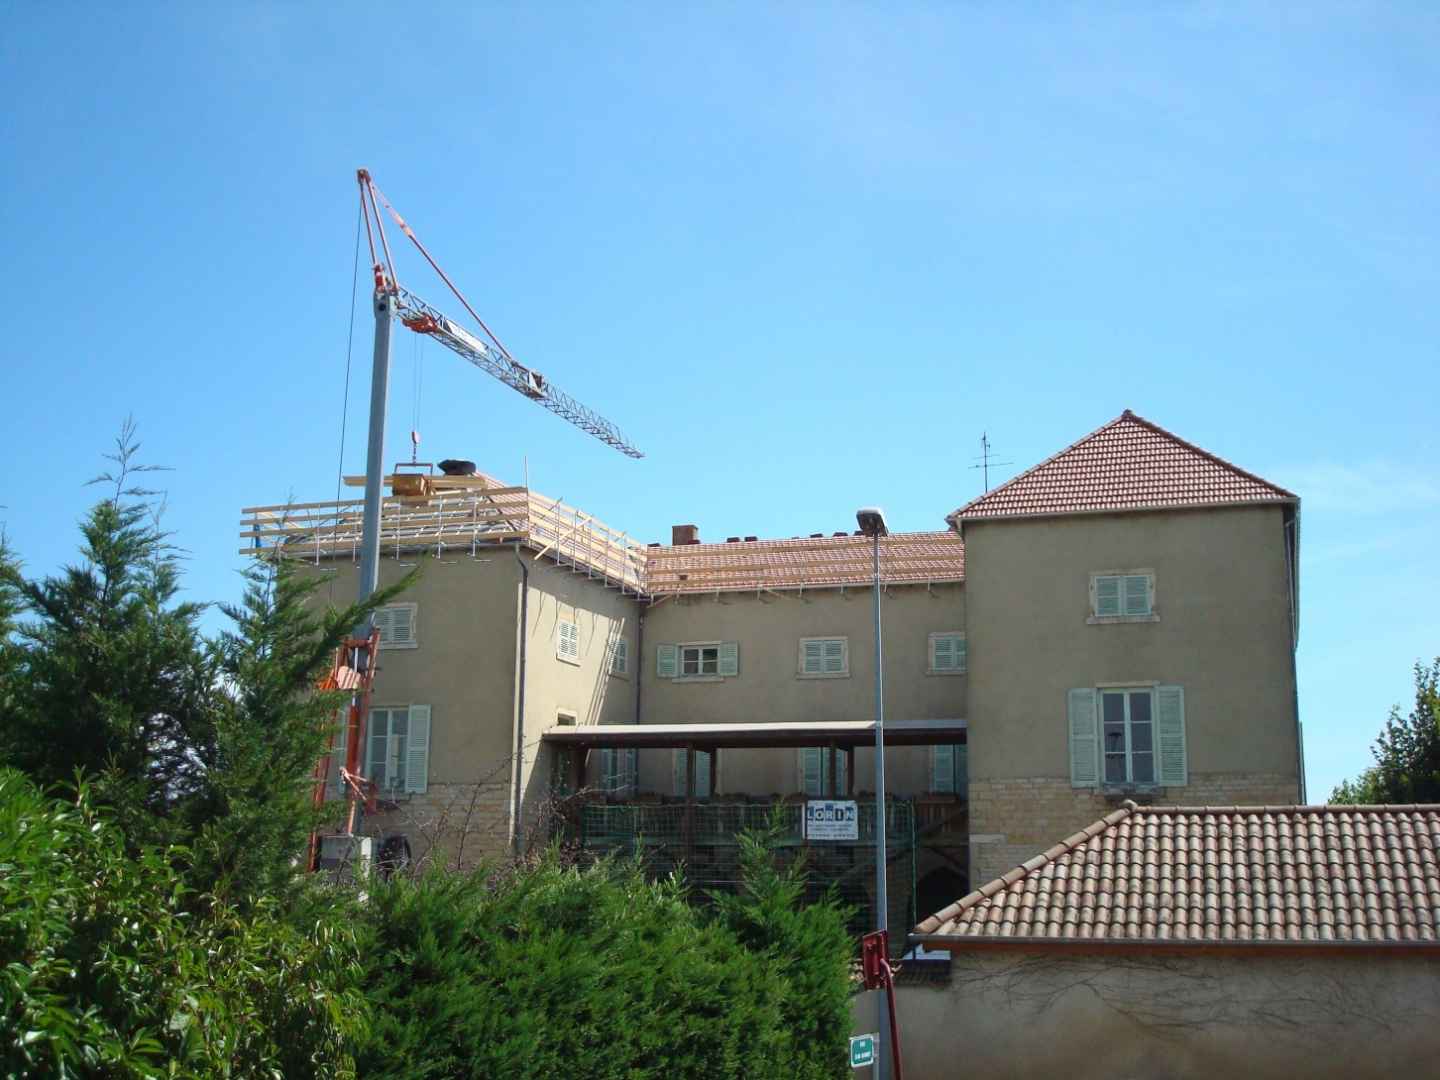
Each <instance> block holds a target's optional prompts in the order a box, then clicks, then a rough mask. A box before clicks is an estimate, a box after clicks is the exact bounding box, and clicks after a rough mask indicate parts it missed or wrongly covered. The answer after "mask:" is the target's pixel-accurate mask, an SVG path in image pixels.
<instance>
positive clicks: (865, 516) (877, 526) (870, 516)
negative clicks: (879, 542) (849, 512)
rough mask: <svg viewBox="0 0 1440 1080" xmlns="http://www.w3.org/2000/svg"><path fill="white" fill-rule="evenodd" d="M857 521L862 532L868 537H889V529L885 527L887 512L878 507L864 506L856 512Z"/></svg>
mask: <svg viewBox="0 0 1440 1080" xmlns="http://www.w3.org/2000/svg"><path fill="white" fill-rule="evenodd" d="M855 520H856V522H857V523H858V524H859V526H860V531H861V532H862V533H864V534H865V535H866V536H888V535H889V534H890V530H889V528H888V527H887V526H886V525H885V511H884V510H881V509H880V507H878V506H862V507H861V508H860V509H859V510H856V511H855Z"/></svg>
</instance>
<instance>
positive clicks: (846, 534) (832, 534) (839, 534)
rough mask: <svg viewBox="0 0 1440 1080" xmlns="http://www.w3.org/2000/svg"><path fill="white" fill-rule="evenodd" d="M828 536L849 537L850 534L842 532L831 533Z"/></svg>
mask: <svg viewBox="0 0 1440 1080" xmlns="http://www.w3.org/2000/svg"><path fill="white" fill-rule="evenodd" d="M830 535H831V537H832V538H833V537H836V536H849V535H850V534H849V533H847V532H843V531H842V532H837V533H831V534H830Z"/></svg>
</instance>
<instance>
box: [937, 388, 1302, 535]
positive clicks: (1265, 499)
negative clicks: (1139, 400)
mask: <svg viewBox="0 0 1440 1080" xmlns="http://www.w3.org/2000/svg"><path fill="white" fill-rule="evenodd" d="M1293 501H1295V496H1294V495H1292V494H1291V493H1290V492H1288V491H1286V490H1285V489H1284V488H1280V487H1276V486H1275V485H1274V484H1271V483H1269V482H1268V481H1265V480H1262V479H1260V477H1258V476H1255V475H1254V474H1252V473H1248V472H1246V471H1245V470H1244V469H1240V468H1237V467H1236V466H1234V465H1231V464H1230V463H1229V462H1228V461H1225V460H1223V459H1221V458H1218V457H1216V456H1215V455H1214V454H1211V453H1209V452H1208V451H1206V450H1202V449H1200V448H1199V447H1198V446H1194V445H1192V444H1191V443H1188V442H1186V441H1185V440H1184V439H1182V438H1180V437H1179V436H1176V435H1172V434H1171V433H1170V432H1168V431H1166V430H1165V429H1164V428H1162V427H1160V426H1159V425H1157V424H1152V423H1151V422H1150V421H1149V420H1146V419H1144V418H1142V417H1139V416H1136V415H1135V414H1134V413H1132V412H1131V411H1130V410H1129V409H1126V410H1125V411H1124V412H1123V413H1121V414H1120V415H1119V416H1118V417H1116V418H1115V419H1114V420H1112V421H1110V423H1108V424H1106V425H1105V426H1104V427H1102V428H1099V429H1098V430H1096V431H1093V432H1091V433H1090V434H1089V435H1086V436H1085V437H1084V438H1083V439H1081V440H1080V441H1079V442H1077V443H1074V444H1073V445H1071V446H1068V447H1066V448H1065V449H1064V450H1061V451H1060V452H1059V453H1058V454H1056V455H1054V456H1053V457H1050V458H1047V459H1046V460H1044V461H1042V462H1041V463H1040V464H1039V465H1036V466H1035V467H1034V468H1031V469H1027V470H1026V471H1025V472H1023V473H1021V474H1020V475H1019V476H1017V477H1015V478H1014V479H1013V480H1010V481H1008V482H1006V483H1004V484H1001V485H1000V486H999V487H997V488H996V489H995V490H994V491H991V492H988V493H987V494H985V495H982V496H980V497H979V498H978V499H974V500H972V501H971V502H969V503H966V504H965V505H964V506H962V507H961V508H960V509H959V510H956V511H955V512H954V513H952V514H950V515H949V516H948V517H947V518H946V520H947V521H949V522H951V523H952V524H956V525H958V524H959V523H960V522H962V521H973V520H975V519H980V518H1008V517H1027V516H1038V515H1051V514H1076V513H1085V512H1094V511H1104V510H1157V509H1170V508H1176V507H1187V506H1215V505H1221V504H1226V503H1274V502H1293Z"/></svg>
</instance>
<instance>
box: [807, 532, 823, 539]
mask: <svg viewBox="0 0 1440 1080" xmlns="http://www.w3.org/2000/svg"><path fill="white" fill-rule="evenodd" d="M824 537H825V534H824V533H811V534H810V539H811V540H823V539H824Z"/></svg>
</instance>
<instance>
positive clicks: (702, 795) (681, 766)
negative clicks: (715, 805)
mask: <svg viewBox="0 0 1440 1080" xmlns="http://www.w3.org/2000/svg"><path fill="white" fill-rule="evenodd" d="M687 754H689V751H688V750H676V751H675V794H676V795H684V794H685V773H686V771H687V768H688V766H687V765H686V763H685V758H686V755H687ZM695 797H696V798H697V799H708V798H709V797H710V754H709V752H708V751H705V750H697V751H695Z"/></svg>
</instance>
